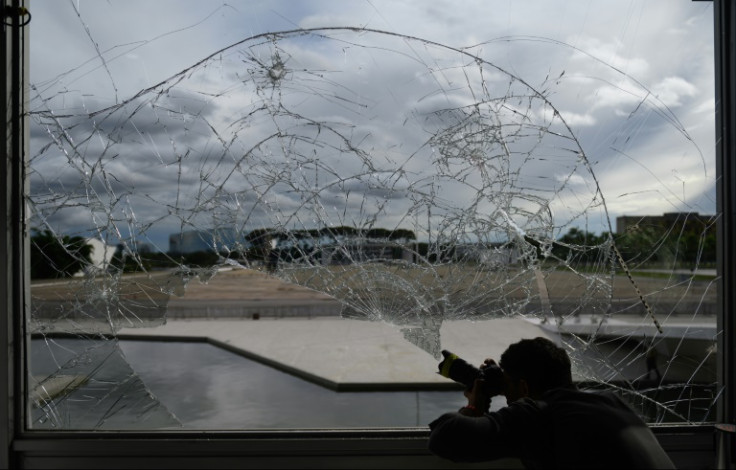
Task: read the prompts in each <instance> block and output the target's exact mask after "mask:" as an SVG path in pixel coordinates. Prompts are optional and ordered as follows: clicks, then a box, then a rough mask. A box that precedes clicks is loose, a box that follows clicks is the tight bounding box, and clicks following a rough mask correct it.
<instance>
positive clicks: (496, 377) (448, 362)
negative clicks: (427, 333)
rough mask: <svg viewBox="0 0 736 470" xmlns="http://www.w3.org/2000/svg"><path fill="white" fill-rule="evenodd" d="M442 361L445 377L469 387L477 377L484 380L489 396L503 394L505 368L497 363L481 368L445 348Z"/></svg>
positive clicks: (441, 368) (484, 390) (485, 391)
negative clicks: (502, 368)
mask: <svg viewBox="0 0 736 470" xmlns="http://www.w3.org/2000/svg"><path fill="white" fill-rule="evenodd" d="M442 356H443V357H444V359H442V362H440V363H439V365H438V368H439V373H440V375H442V376H443V377H447V378H449V379H452V380H454V381H455V382H457V383H459V384H462V385H465V387H466V388H467V389H471V388H473V385H474V384H475V380H476V379H480V380H482V382H481V386H482V388H483V392H484V393H485V394H486V395H488V396H489V397H493V396H496V395H503V393H504V389H505V385H504V384H505V381H504V377H503V370H501V368H500V367H498V366H497V365H495V364H491V365H487V366H485V367H483V368H481V369H479V368H477V367H475V366H472V365H470V364H468V363H467V362H466V361H464V360H463V359H460V358H459V357H458V356H457V355H456V354H453V353H451V352H450V351H447V350H443V351H442Z"/></svg>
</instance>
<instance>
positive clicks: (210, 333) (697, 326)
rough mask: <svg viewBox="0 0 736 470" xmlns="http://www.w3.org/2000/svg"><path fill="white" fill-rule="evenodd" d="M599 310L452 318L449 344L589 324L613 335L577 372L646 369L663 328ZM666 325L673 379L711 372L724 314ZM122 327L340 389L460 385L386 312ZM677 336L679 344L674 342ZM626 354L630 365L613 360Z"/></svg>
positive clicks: (487, 347) (494, 343)
mask: <svg viewBox="0 0 736 470" xmlns="http://www.w3.org/2000/svg"><path fill="white" fill-rule="evenodd" d="M594 320H596V319H594V318H591V317H584V318H580V321H579V322H577V323H576V322H575V321H568V322H566V323H564V324H563V325H562V326H561V327H558V326H556V325H554V324H541V323H540V322H539V321H530V320H526V319H522V318H504V319H493V320H485V321H475V322H473V321H469V320H458V321H447V322H444V323H443V324H442V327H441V329H440V338H441V344H442V348H443V349H448V350H451V351H453V352H455V353H456V354H458V355H459V356H460V357H463V358H465V359H466V360H468V361H469V362H471V363H476V364H480V363H481V362H482V361H483V359H485V358H486V357H491V358H496V359H497V358H498V357H499V356H500V355H501V353H502V352H503V351H504V350H505V349H506V347H507V346H508V345H509V344H510V343H513V342H516V341H518V340H519V339H522V338H533V337H536V336H546V337H548V338H550V339H552V340H553V341H556V342H558V343H559V342H560V340H561V338H562V337H561V336H560V333H564V334H565V336H563V337H564V338H565V340H566V341H568V342H573V343H574V341H581V345H582V344H583V343H582V342H584V341H585V337H586V336H587V335H588V334H590V333H593V332H596V335H597V336H598V337H599V338H603V339H604V340H607V341H608V340H611V343H606V344H604V345H602V346H600V347H598V346H597V347H596V348H595V351H596V352H597V353H599V354H603V356H601V357H600V358H596V357H593V356H591V357H589V358H587V359H586V360H585V361H583V362H586V363H585V364H583V363H582V362H581V363H580V367H581V368H580V369H579V374H578V375H577V376H576V377H575V379H576V380H589V379H590V376H589V375H588V374H590V371H591V367H592V368H593V369H595V368H596V363H597V365H599V366H601V367H599V368H598V370H599V371H600V374H601V378H602V379H605V380H626V381H634V380H638V379H641V378H642V376H643V375H644V374H645V373H646V366H645V362H644V356H643V354H642V353H641V351H639V350H638V348H640V343H639V342H640V341H645V340H646V339H647V338H652V337H653V336H654V327H653V325H652V324H651V322H650V321H649V320H647V319H646V318H641V317H632V318H630V319H629V318H622V319H617V320H608V321H607V322H606V323H605V324H600V323H599V322H598V323H596V321H594ZM663 328H664V331H665V333H668V334H664V335H661V336H659V337H658V338H659V339H660V340H661V341H660V342H659V343H658V346H657V349H658V351H659V354H660V357H661V359H660V366H659V367H660V368H661V370H662V371H664V372H666V378H667V380H668V381H689V380H691V379H692V378H693V374H694V373H695V372H698V373H700V374H703V373H704V374H706V375H707V374H708V372H707V367H701V368H700V369H697V370H695V369H693V367H692V365H691V364H692V363H693V362H696V363H697V362H700V361H703V363H704V364H706V362H707V361H706V359H707V358H708V357H709V356H712V357H713V358H714V357H715V354H713V352H714V351H712V350H708V347H711V346H712V342H711V341H709V339H712V338H713V337H714V335H715V324H714V323H713V324H709V323H708V322H694V321H687V319H682V320H680V321H679V322H678V321H676V320H674V319H670V320H669V321H665V322H664V326H663ZM118 337H119V338H121V339H158V340H169V341H171V340H190V341H191V340H199V341H203V340H204V341H208V342H210V343H212V344H215V345H218V346H221V347H224V348H227V349H229V350H231V351H233V352H235V353H237V354H241V355H243V356H246V357H248V358H251V359H255V360H258V361H260V362H263V363H265V364H268V365H271V366H273V367H275V368H278V369H280V370H283V371H286V372H289V373H292V374H294V375H297V376H300V377H302V378H305V379H307V380H310V381H312V382H315V383H319V384H322V385H324V386H326V387H329V388H332V389H335V390H398V389H416V388H425V389H426V388H436V389H442V388H445V387H452V386H454V385H453V384H452V383H451V382H450V381H448V380H447V379H445V378H443V377H441V376H439V375H438V374H437V373H436V371H437V363H438V360H437V358H435V357H432V355H430V354H429V353H427V352H425V351H423V350H421V349H420V348H418V347H417V346H414V345H413V344H411V343H410V342H408V341H407V340H405V339H404V337H403V335H402V333H401V332H400V330H399V328H398V327H396V326H394V325H390V324H388V323H383V322H369V321H361V320H350V319H343V318H339V317H312V318H262V319H259V320H253V319H241V320H232V319H227V320H223V319H220V320H186V319H173V320H168V321H167V323H166V324H165V325H162V326H158V327H154V328H124V329H122V330H121V331H120V332H119V334H118ZM616 338H619V340H617V339H616ZM670 339H671V340H673V341H676V342H677V344H675V343H672V344H670V342H669V340H670ZM701 350H702V351H701ZM618 356H620V358H619V357H618ZM637 357H638V358H639V359H638V360H637V359H636V358H637ZM627 358H628V359H627ZM619 361H622V363H625V367H624V366H621V367H620V368H619V367H608V366H609V365H611V364H615V363H617V362H619ZM706 365H707V364H706ZM576 369H577V368H576ZM609 369H610V370H609ZM705 380H707V379H705Z"/></svg>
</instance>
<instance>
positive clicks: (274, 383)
mask: <svg viewBox="0 0 736 470" xmlns="http://www.w3.org/2000/svg"><path fill="white" fill-rule="evenodd" d="M120 347H121V349H122V351H123V353H124V355H125V357H126V358H127V360H128V363H129V364H130V365H131V367H132V368H133V370H135V372H136V373H137V374H138V376H139V377H140V378H141V379H142V381H143V383H145V384H146V386H147V387H148V389H149V390H150V391H151V393H152V394H153V395H154V396H155V397H156V398H158V399H159V400H160V402H161V403H162V404H164V405H165V406H166V407H167V408H168V409H169V411H171V412H172V413H173V414H174V415H175V416H176V417H177V418H178V419H179V420H180V421H181V422H182V424H183V426H184V428H193V429H284V428H322V429H324V428H351V427H361V428H366V427H415V426H426V425H427V424H428V423H429V422H430V421H432V420H433V419H435V418H436V417H437V416H439V415H440V414H442V413H443V412H445V411H450V410H456V409H458V408H460V407H461V406H462V405H463V404H465V403H466V401H465V398H464V397H463V394H462V393H461V392H459V391H418V392H335V391H332V390H329V389H326V388H324V387H322V386H319V385H316V384H313V383H311V382H307V381H305V380H303V379H300V378H298V377H295V376H292V375H289V374H287V373H284V372H281V371H279V370H276V369H274V368H271V367H268V366H265V365H263V364H260V363H258V362H256V361H252V360H249V359H246V358H244V357H241V356H239V355H237V354H233V353H231V352H229V351H226V350H223V349H221V348H218V347H216V346H213V345H210V344H207V343H194V342H157V341H128V340H124V341H120ZM325 360H329V358H325Z"/></svg>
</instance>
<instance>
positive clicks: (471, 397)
mask: <svg viewBox="0 0 736 470" xmlns="http://www.w3.org/2000/svg"><path fill="white" fill-rule="evenodd" d="M464 393H465V397H466V398H467V399H468V404H467V406H465V407H464V408H462V410H461V411H460V412H461V413H462V414H464V415H466V416H483V413H485V412H486V411H488V409H489V408H490V407H491V397H490V396H488V394H486V393H485V391H484V384H483V381H482V380H480V379H476V380H475V382H474V383H473V388H471V389H470V390H465V392H464Z"/></svg>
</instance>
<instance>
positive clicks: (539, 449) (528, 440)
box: [429, 338, 674, 468]
mask: <svg viewBox="0 0 736 470" xmlns="http://www.w3.org/2000/svg"><path fill="white" fill-rule="evenodd" d="M445 354H446V359H445V360H444V361H443V362H442V363H440V370H441V371H442V370H443V367H444V371H448V370H450V366H451V365H452V364H451V363H450V362H451V361H453V360H456V359H457V356H454V355H451V356H450V355H449V354H448V353H445ZM459 362H461V363H463V364H466V363H464V361H462V360H459ZM499 365H500V368H499V366H497V365H496V363H495V362H494V361H493V360H490V359H486V361H485V363H484V364H483V365H482V366H481V370H480V371H479V374H478V375H479V376H480V377H482V379H478V378H476V379H475V381H474V383H473V386H472V388H471V389H469V390H466V391H465V396H466V397H467V398H468V404H467V406H464V407H463V408H461V409H460V410H459V411H458V412H455V413H446V414H444V415H442V416H441V417H439V418H438V419H436V420H435V421H433V422H432V423H431V424H430V425H429V427H430V429H431V430H432V432H431V435H430V439H429V449H430V450H431V451H432V452H433V453H434V454H436V455H438V456H440V457H444V458H447V459H450V460H453V461H456V462H478V461H487V460H495V459H500V458H519V459H521V461H522V463H523V464H524V465H525V466H526V467H527V468H576V467H577V468H674V466H673V464H672V461H671V460H670V459H669V457H668V456H667V454H666V453H665V452H664V450H663V449H662V447H661V446H660V445H659V443H658V442H657V439H656V438H655V437H654V435H653V434H652V432H651V431H650V430H649V428H648V427H647V426H646V424H645V423H644V422H643V421H642V420H641V419H640V418H639V417H638V416H637V415H636V414H635V413H634V412H633V411H632V410H631V409H630V408H629V407H628V405H626V404H625V403H624V402H623V401H622V400H621V399H619V398H618V397H616V396H615V395H613V394H610V393H587V392H582V391H579V390H577V388H576V387H575V385H574V384H573V381H572V372H571V365H570V358H569V357H568V355H567V353H566V352H565V350H564V349H562V348H559V347H558V346H556V345H555V344H554V343H553V342H551V341H549V340H548V339H545V338H535V339H524V340H521V341H519V342H518V343H515V344H512V345H511V346H509V347H508V349H507V350H506V351H505V352H504V353H503V354H502V355H501V359H500V361H499ZM471 369H472V368H471ZM476 371H477V370H476ZM443 375H446V376H449V377H451V378H453V379H455V377H453V376H452V375H450V374H445V372H443ZM463 383H466V382H464V381H463ZM495 395H505V396H506V402H507V406H506V407H504V408H502V409H500V410H498V411H495V412H488V408H489V406H490V402H491V396H495Z"/></svg>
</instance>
